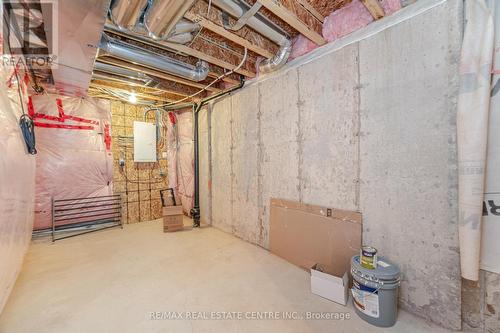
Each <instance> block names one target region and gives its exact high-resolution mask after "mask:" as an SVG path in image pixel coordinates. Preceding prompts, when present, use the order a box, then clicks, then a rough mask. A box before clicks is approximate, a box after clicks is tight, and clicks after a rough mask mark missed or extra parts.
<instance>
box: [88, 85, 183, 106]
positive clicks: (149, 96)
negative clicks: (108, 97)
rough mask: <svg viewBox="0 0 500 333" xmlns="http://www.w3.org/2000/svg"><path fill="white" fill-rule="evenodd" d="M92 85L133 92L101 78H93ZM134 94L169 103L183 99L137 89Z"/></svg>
mask: <svg viewBox="0 0 500 333" xmlns="http://www.w3.org/2000/svg"><path fill="white" fill-rule="evenodd" d="M90 87H93V88H103V89H110V90H115V91H118V92H120V93H125V94H130V92H131V91H130V90H131V89H130V88H120V87H117V86H115V85H110V84H108V82H106V81H101V80H93V81H92V82H91V83H90ZM134 94H135V95H136V96H137V97H140V98H145V99H150V100H153V101H158V102H167V103H168V102H174V101H176V100H179V99H181V98H179V97H176V98H173V97H171V96H170V97H162V96H155V95H151V94H145V93H141V92H137V91H134Z"/></svg>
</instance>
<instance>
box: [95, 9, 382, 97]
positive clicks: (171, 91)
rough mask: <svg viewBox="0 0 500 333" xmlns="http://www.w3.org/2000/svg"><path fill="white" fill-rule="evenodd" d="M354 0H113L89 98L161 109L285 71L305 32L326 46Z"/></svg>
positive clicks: (309, 37) (306, 35) (316, 42)
mask: <svg viewBox="0 0 500 333" xmlns="http://www.w3.org/2000/svg"><path fill="white" fill-rule="evenodd" d="M350 2H351V0H335V1H326V0H309V1H307V0H280V1H272V0H258V1H255V0H246V1H243V0H211V1H205V0H191V1H179V0H169V1H162V2H155V1H147V0H135V1H122V0H113V1H111V5H110V10H109V12H108V18H107V21H106V24H105V26H104V32H103V40H102V41H101V43H100V50H99V52H98V56H97V57H96V65H95V67H94V75H93V79H92V82H91V85H90V89H89V94H90V95H91V96H94V97H101V98H110V99H118V100H123V99H126V98H127V96H130V95H131V94H135V95H136V97H137V98H138V101H139V103H146V104H147V103H154V104H160V105H169V104H172V103H181V102H191V101H196V100H197V99H201V98H204V97H207V96H208V95H211V94H214V93H217V92H220V91H223V90H225V89H228V88H231V87H234V86H237V85H238V84H240V82H241V80H242V79H251V78H254V77H256V76H257V75H258V73H259V72H260V73H263V72H271V71H274V70H277V69H279V68H280V67H282V66H283V65H284V64H285V63H286V62H287V60H288V58H289V55H290V52H291V50H292V41H293V39H294V38H296V37H297V36H299V35H303V36H305V37H306V38H308V39H309V40H310V41H312V42H313V43H314V44H316V45H323V44H325V43H326V41H325V39H324V38H323V36H322V24H323V21H324V19H325V17H326V16H327V15H329V14H331V13H332V12H333V11H336V10H338V9H340V8H342V7H343V6H346V5H347V4H349V3H350ZM362 2H363V4H364V5H365V6H366V8H367V9H369V10H370V12H371V13H372V15H373V16H374V17H375V16H376V14H375V13H374V12H373V8H374V7H375V8H378V9H379V10H381V11H382V13H383V10H382V9H381V6H380V5H379V3H378V1H377V0H363V1H362ZM104 39H106V40H105V41H104ZM147 53H149V54H150V56H151V57H152V59H147V58H148V56H147ZM104 66H107V67H106V68H105V67H104ZM124 70H128V71H129V72H130V71H133V72H135V73H140V74H141V75H143V76H144V77H138V76H137V75H135V74H126V73H125V74H124V72H123V71H124ZM202 70H205V71H206V73H205V72H200V71H202ZM141 83H142V84H141Z"/></svg>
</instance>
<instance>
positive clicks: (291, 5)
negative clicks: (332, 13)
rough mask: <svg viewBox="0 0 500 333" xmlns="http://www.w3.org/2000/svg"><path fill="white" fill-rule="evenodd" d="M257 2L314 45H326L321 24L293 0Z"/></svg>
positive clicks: (263, 0) (260, 0) (264, 0)
mask: <svg viewBox="0 0 500 333" xmlns="http://www.w3.org/2000/svg"><path fill="white" fill-rule="evenodd" d="M259 2H260V3H261V4H262V5H264V7H266V8H267V9H268V10H269V11H270V12H271V13H273V14H274V15H276V16H277V17H279V18H280V19H281V20H283V21H285V22H286V23H287V24H289V25H290V26H291V27H293V28H294V29H295V30H297V31H298V32H300V33H301V34H302V35H304V36H305V37H307V38H308V39H310V40H311V41H313V42H314V43H316V44H318V45H324V44H326V41H325V40H324V39H323V37H322V35H321V31H322V25H321V23H320V22H318V20H317V19H316V18H315V17H314V16H313V15H312V14H311V13H309V12H308V11H307V10H306V9H305V8H304V7H302V6H301V5H300V4H298V3H296V2H295V0H281V2H279V3H277V2H274V1H273V0H259Z"/></svg>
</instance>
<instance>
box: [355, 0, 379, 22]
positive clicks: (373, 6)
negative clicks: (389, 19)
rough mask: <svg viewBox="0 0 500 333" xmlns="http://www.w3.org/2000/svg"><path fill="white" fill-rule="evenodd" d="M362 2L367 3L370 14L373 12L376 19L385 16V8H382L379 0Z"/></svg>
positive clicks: (362, 0) (364, 0) (363, 0)
mask: <svg viewBox="0 0 500 333" xmlns="http://www.w3.org/2000/svg"><path fill="white" fill-rule="evenodd" d="M361 2H362V3H363V4H364V5H365V7H366V9H368V11H369V12H370V14H372V16H373V18H374V19H375V20H379V19H381V18H382V17H384V15H385V13H384V9H383V8H382V6H381V5H380V3H379V2H378V0H361Z"/></svg>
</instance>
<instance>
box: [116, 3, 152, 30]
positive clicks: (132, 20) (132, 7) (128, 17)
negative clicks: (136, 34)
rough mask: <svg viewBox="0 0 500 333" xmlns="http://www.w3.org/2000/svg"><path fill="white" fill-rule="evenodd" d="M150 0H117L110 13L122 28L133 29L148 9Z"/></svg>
mask: <svg viewBox="0 0 500 333" xmlns="http://www.w3.org/2000/svg"><path fill="white" fill-rule="evenodd" d="M147 4H148V0H115V1H114V2H113V4H112V5H111V9H110V12H109V13H110V14H109V16H110V17H111V20H112V21H113V23H114V24H115V25H116V26H117V27H118V28H120V29H123V30H132V29H133V28H134V27H135V25H136V24H137V23H138V22H139V19H140V17H141V15H142V13H143V12H144V10H145V9H146V6H147Z"/></svg>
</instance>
